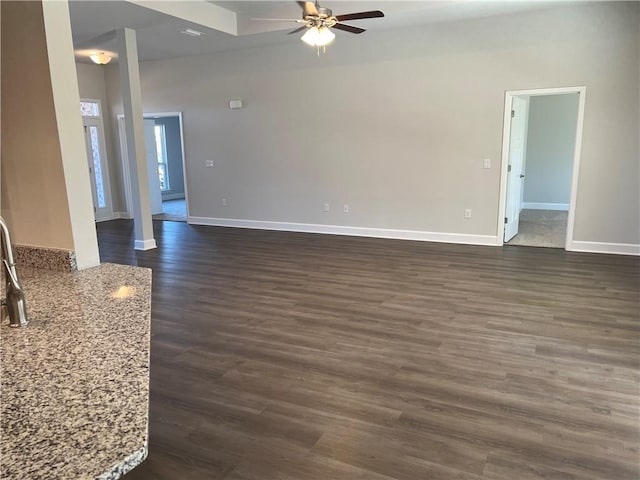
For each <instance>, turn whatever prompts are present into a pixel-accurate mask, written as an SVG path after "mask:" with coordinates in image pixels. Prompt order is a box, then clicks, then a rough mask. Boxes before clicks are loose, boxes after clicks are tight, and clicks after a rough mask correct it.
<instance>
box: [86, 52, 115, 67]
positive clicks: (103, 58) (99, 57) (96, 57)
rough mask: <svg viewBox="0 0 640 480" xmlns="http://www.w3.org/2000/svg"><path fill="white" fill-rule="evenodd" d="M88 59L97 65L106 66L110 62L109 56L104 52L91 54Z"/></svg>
mask: <svg viewBox="0 0 640 480" xmlns="http://www.w3.org/2000/svg"><path fill="white" fill-rule="evenodd" d="M89 58H90V59H91V61H92V62H93V63H96V64H98V65H106V64H107V63H109V62H110V61H111V55H109V54H107V53H104V52H96V53H93V54H91V55H89Z"/></svg>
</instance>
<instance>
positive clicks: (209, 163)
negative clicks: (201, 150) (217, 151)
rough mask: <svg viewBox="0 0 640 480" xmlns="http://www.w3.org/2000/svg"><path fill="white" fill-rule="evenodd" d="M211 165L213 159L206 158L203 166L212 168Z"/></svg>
mask: <svg viewBox="0 0 640 480" xmlns="http://www.w3.org/2000/svg"><path fill="white" fill-rule="evenodd" d="M213 165H214V163H213V160H207V161H206V162H205V163H204V166H205V167H207V168H213Z"/></svg>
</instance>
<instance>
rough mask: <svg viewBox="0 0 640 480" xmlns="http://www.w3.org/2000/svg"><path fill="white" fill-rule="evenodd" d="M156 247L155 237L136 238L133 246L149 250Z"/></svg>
mask: <svg viewBox="0 0 640 480" xmlns="http://www.w3.org/2000/svg"><path fill="white" fill-rule="evenodd" d="M157 247H158V246H157V245H156V239H155V238H150V239H148V240H136V241H135V242H134V246H133V248H134V249H136V250H151V249H154V248H157Z"/></svg>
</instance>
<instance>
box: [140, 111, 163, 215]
mask: <svg viewBox="0 0 640 480" xmlns="http://www.w3.org/2000/svg"><path fill="white" fill-rule="evenodd" d="M155 126H156V123H155V122H154V121H153V120H147V119H145V120H144V146H145V150H146V152H147V174H148V176H149V199H150V200H151V214H152V215H157V214H159V213H162V191H161V190H160V179H159V177H158V150H157V147H156V136H155V130H154V129H155Z"/></svg>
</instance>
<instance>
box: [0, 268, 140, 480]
mask: <svg viewBox="0 0 640 480" xmlns="http://www.w3.org/2000/svg"><path fill="white" fill-rule="evenodd" d="M18 273H19V274H20V276H21V281H22V284H23V288H24V290H25V293H26V300H27V309H28V313H29V318H30V321H31V323H30V324H29V325H28V326H27V327H26V328H22V329H13V328H10V327H9V326H8V325H6V324H3V325H2V326H1V327H0V355H1V357H0V359H1V360H0V365H1V367H0V368H1V369H0V382H1V390H0V424H1V430H0V433H1V436H0V478H1V479H16V480H17V479H20V480H37V479H47V480H54V479H64V480H75V479H83V480H84V479H101V480H106V479H109V480H111V479H117V478H120V477H121V476H122V475H124V473H126V472H127V471H129V470H131V469H132V468H133V467H134V466H136V465H137V464H139V463H140V462H142V461H143V460H144V459H145V457H146V454H147V438H148V434H147V431H148V411H149V338H150V337H149V334H150V332H149V330H150V316H151V271H150V270H148V269H144V268H138V267H129V266H123V265H112V264H103V265H101V266H99V267H96V268H91V269H88V270H83V271H80V272H55V271H47V270H29V269H22V270H20V271H19V272H18Z"/></svg>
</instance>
